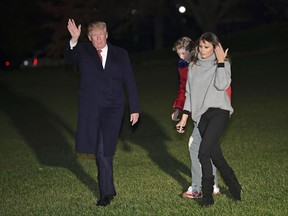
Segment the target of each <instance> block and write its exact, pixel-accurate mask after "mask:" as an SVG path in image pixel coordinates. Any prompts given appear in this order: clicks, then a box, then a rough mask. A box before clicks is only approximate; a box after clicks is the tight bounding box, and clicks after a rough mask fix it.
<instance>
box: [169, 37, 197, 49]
mask: <svg viewBox="0 0 288 216" xmlns="http://www.w3.org/2000/svg"><path fill="white" fill-rule="evenodd" d="M182 48H184V49H185V50H188V51H190V52H191V51H192V50H193V41H192V39H191V38H189V37H187V36H184V37H181V38H179V39H178V40H177V41H176V42H175V43H174V46H173V48H172V50H173V51H175V52H177V50H179V49H182Z"/></svg>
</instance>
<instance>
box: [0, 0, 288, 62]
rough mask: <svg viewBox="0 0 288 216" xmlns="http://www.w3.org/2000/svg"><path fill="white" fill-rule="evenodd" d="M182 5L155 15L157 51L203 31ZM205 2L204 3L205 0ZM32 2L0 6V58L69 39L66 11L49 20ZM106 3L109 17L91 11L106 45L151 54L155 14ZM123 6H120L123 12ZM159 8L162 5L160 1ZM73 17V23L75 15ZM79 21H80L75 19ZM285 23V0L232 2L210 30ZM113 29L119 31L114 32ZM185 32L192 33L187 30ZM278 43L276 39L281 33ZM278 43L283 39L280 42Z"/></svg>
mask: <svg viewBox="0 0 288 216" xmlns="http://www.w3.org/2000/svg"><path fill="white" fill-rule="evenodd" d="M187 1H188V0H187ZM187 1H185V0H182V1H181V0H179V1H176V0H175V1H172V0H170V1H169V0H167V1H164V2H169V4H168V3H167V4H163V5H165V7H166V8H164V7H163V6H162V8H161V10H159V11H164V12H165V13H164V12H163V14H162V15H163V17H162V18H163V19H162V23H163V30H162V35H163V36H162V38H163V41H162V48H169V47H171V45H172V44H173V42H174V41H175V40H176V39H177V38H179V37H181V36H183V35H190V36H191V37H193V38H195V37H198V36H199V35H200V34H201V32H202V31H203V30H202V29H201V26H199V22H197V19H196V18H195V16H194V15H193V13H192V12H191V10H189V7H188V8H187V11H186V13H184V14H180V13H179V11H178V8H179V6H180V5H185V4H186V3H187ZM207 1H208V2H209V0H207ZM215 1H216V0H215ZM37 2H39V1H37V0H29V1H23V0H10V1H5V3H2V4H1V8H0V14H1V21H0V22H1V30H0V38H1V40H0V54H1V55H2V54H3V53H5V55H13V56H17V57H19V58H20V57H21V56H23V55H25V53H27V52H33V51H34V50H40V49H43V50H44V49H47V45H48V44H49V43H51V42H52V43H54V44H55V46H63V45H62V44H60V42H59V39H58V42H57V40H55V41H53V40H54V39H55V37H56V36H57V33H58V34H60V32H62V36H61V40H62V41H63V40H64V41H66V40H68V37H69V35H68V34H67V33H68V32H67V29H66V20H67V18H66V17H69V16H70V14H69V12H68V11H69V10H68V9H67V11H66V10H62V11H59V12H58V17H55V14H54V15H53V14H51V13H49V12H48V10H47V9H46V10H43V9H42V8H41V7H40V5H39V4H38V3H37ZM41 2H51V3H57V2H58V3H59V2H61V1H59V0H58V1H57V0H54V1H41ZM66 2H67V8H69V7H68V4H69V6H70V7H71V5H73V2H74V1H73V0H71V1H66ZM84 2H85V3H86V2H87V4H88V2H93V1H91V0H90V1H88V0H87V1H84ZM104 2H105V1H104ZM107 2H108V3H109V4H115V7H113V11H111V10H112V9H111V8H110V9H108V8H107V7H106V5H104V3H103V5H97V8H98V9H99V8H102V9H101V10H102V11H101V12H103V14H109V16H108V15H107V16H106V17H105V16H104V15H103V17H104V18H105V19H107V21H108V23H109V26H110V27H111V26H112V29H110V31H109V33H110V34H109V36H110V38H109V39H110V41H111V40H112V42H113V43H116V44H118V45H121V44H122V46H124V47H125V48H127V49H128V50H132V49H134V51H135V50H136V51H137V50H138V51H141V50H152V49H154V48H155V37H154V36H153V35H154V34H155V32H156V31H155V26H154V27H153V25H154V24H155V23H154V18H155V17H153V16H154V15H155V13H154V12H153V13H149V9H150V10H151V8H149V7H150V6H149V5H148V6H147V5H146V7H145V8H144V7H143V8H144V9H143V8H142V11H141V10H140V9H139V10H136V9H137V8H136V6H137V4H138V3H139V4H140V3H141V2H143V0H142V1H141V0H139V1H137V0H134V1H132V0H131V1H129V0H126V1H119V2H120V3H121V4H119V8H118V7H117V4H116V2H117V1H113V0H110V1H106V3H107ZM125 2H126V6H125V7H123V5H125ZM131 2H132V3H131ZM133 2H134V4H133ZM146 2H149V1H146ZM151 2H152V1H151ZM159 2H162V1H161V0H160V1H159ZM195 2H196V1H195ZM216 2H217V1H216ZM135 3H136V4H135ZM139 4H138V5H139ZM120 5H121V6H120ZM151 5H152V4H151ZM186 5H187V4H186ZM72 7H73V6H72ZM81 7H83V5H82V6H81V5H80V6H79V8H81ZM105 7H106V8H105ZM151 7H152V6H151ZM75 8H76V7H75ZM135 8H136V9H135ZM85 10H87V6H86V9H85V6H84V7H83V11H85ZM106 10H107V11H106ZM144 10H146V11H144ZM209 10H210V8H209V7H207V11H209ZM108 11H110V13H108ZM139 11H140V12H139ZM125 12H127V14H126V16H124V15H125ZM130 12H131V13H130ZM138 12H139V13H138ZM67 13H68V14H67ZM129 13H130V14H129ZM56 14H57V12H56ZM82 14H83V13H82ZM84 14H85V12H84ZM98 14H99V12H98ZM123 14H124V15H123ZM75 16H76V18H77V14H76V13H75ZM79 19H81V17H80V18H79ZM91 20H92V18H91ZM163 20H164V21H163ZM54 22H55V23H56V24H55V25H54V27H52V28H46V27H45V25H46V24H51V23H54ZM287 23H288V1H287V0H251V1H249V0H242V1H238V3H237V5H236V6H235V7H232V8H231V10H230V11H229V12H227V14H226V15H225V16H223V17H222V19H221V20H220V21H219V23H218V25H217V29H216V30H217V33H218V34H221V35H232V34H233V33H235V32H241V31H247V30H252V29H256V28H259V27H261V26H268V25H269V26H273V25H275V26H277V25H279V24H284V25H285V24H286V26H287ZM56 25H58V26H56ZM84 25H85V24H84ZM119 26H121V27H122V28H121V29H120V28H119ZM191 26H192V27H193V28H191ZM202 27H203V26H202ZM53 28H54V29H53ZM125 28H126V29H125ZM276 28H277V27H276ZM56 29H58V30H56ZM59 29H61V30H59ZM286 29H287V28H286ZM57 31H58V32H57ZM283 31H284V33H285V31H286V32H287V30H284V29H283ZM284 33H283V35H284ZM285 34H286V33H285ZM55 35H56V36H55ZM143 35H144V36H143ZM59 38H60V36H59ZM279 39H280V40H281V39H282V38H281V33H280V37H279ZM272 40H275V39H272ZM283 40H285V39H284V38H283ZM58 43H59V44H58ZM60 50H61V49H60ZM58 52H59V51H58Z"/></svg>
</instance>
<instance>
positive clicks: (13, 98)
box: [0, 83, 99, 196]
mask: <svg viewBox="0 0 288 216" xmlns="http://www.w3.org/2000/svg"><path fill="white" fill-rule="evenodd" d="M0 96H1V101H3V103H2V105H1V109H2V111H3V112H4V113H6V114H7V116H9V117H10V119H11V121H12V123H13V124H14V127H15V128H16V129H17V131H18V132H19V134H21V136H22V137H23V138H24V139H25V142H26V143H27V144H28V145H29V147H30V148H31V150H32V151H33V152H34V154H35V156H36V158H37V159H38V161H39V163H40V164H42V165H43V166H49V167H61V168H65V169H68V170H70V171H71V172H72V173H73V174H74V175H75V176H76V177H77V179H79V181H80V182H82V183H83V184H84V185H85V186H86V187H87V188H88V189H89V190H90V191H91V192H92V193H93V194H94V196H97V194H99V192H98V189H97V187H96V181H95V180H94V179H93V178H92V177H91V176H89V175H88V174H87V173H86V172H85V171H84V169H83V167H82V166H81V165H80V164H79V162H78V161H77V160H76V157H75V152H74V150H72V148H71V146H70V145H69V143H68V142H67V140H66V138H65V137H64V136H63V134H62V131H64V130H65V131H67V132H68V133H69V134H70V135H71V136H73V137H74V136H75V132H74V131H73V130H72V129H71V128H69V126H68V125H67V124H65V122H63V120H61V118H59V116H57V115H56V114H54V113H52V112H51V111H49V110H47V108H46V107H45V106H44V105H43V104H41V103H40V102H39V101H37V100H36V99H34V98H30V97H27V96H21V95H17V94H15V93H14V92H13V90H12V89H11V87H10V86H9V85H8V84H7V83H1V86H0Z"/></svg>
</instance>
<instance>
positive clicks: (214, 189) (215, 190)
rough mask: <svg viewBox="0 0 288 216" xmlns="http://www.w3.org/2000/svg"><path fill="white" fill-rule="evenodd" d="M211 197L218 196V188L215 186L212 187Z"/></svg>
mask: <svg viewBox="0 0 288 216" xmlns="http://www.w3.org/2000/svg"><path fill="white" fill-rule="evenodd" d="M213 195H220V188H219V187H217V186H216V185H214V186H213Z"/></svg>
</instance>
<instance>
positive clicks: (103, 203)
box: [96, 196, 114, 206]
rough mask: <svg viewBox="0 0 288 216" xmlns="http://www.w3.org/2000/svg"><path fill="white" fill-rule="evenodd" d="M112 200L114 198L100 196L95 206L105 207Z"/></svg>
mask: <svg viewBox="0 0 288 216" xmlns="http://www.w3.org/2000/svg"><path fill="white" fill-rule="evenodd" d="M113 198H114V196H102V197H101V198H100V199H99V200H98V202H97V204H96V205H97V206H107V205H109V204H110V202H111V201H112V199H113Z"/></svg>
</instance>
